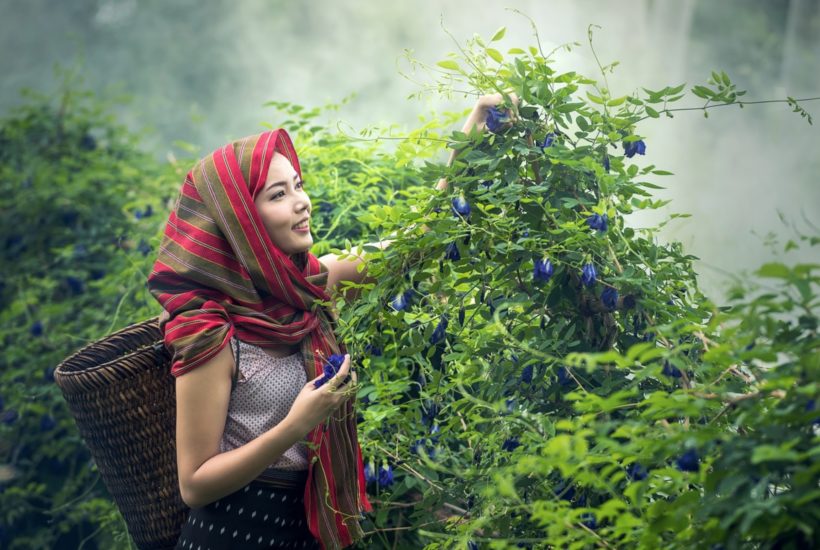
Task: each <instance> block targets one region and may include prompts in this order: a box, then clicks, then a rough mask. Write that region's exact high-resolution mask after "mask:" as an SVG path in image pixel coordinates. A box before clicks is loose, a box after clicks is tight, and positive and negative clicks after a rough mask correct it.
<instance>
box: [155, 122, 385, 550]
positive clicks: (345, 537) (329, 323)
mask: <svg viewBox="0 0 820 550" xmlns="http://www.w3.org/2000/svg"><path fill="white" fill-rule="evenodd" d="M275 152H279V153H281V154H283V155H285V156H286V157H287V158H288V160H289V161H290V162H291V164H292V165H293V168H294V169H295V170H296V172H297V173H298V174H299V175H300V176H301V173H302V171H301V168H300V166H299V159H298V158H297V156H296V151H295V150H294V148H293V144H292V143H291V140H290V137H289V136H288V134H287V132H285V130H282V129H279V130H275V131H269V132H265V133H263V134H260V135H256V136H250V137H247V138H244V139H240V140H238V141H235V142H233V143H230V144H228V145H226V146H224V147H222V148H220V149H218V150H216V151H214V152H213V153H212V154H211V155H209V156H208V157H206V158H204V159H202V160H200V161H199V162H198V163H197V164H196V165H195V166H194V168H193V169H192V170H191V171H190V172H188V175H187V176H186V177H185V182H184V183H183V185H182V190H181V191H180V194H179V197H178V199H177V202H176V205H175V206H174V209H173V211H172V212H171V215H170V217H169V218H168V223H167V225H166V227H165V234H164V236H163V239H162V245H161V246H160V250H159V255H158V257H157V261H156V263H155V264H154V268H153V270H152V271H151V274H150V276H149V277H148V288H149V290H150V292H151V294H152V295H153V296H154V298H156V299H157V301H159V303H160V304H162V307H163V308H165V310H166V311H168V313H169V314H170V317H169V319H168V321H167V322H166V323H165V325H164V327H162V328H163V330H164V334H165V345H166V346H167V347H168V349H169V350H170V351H171V352H172V353H173V362H172V365H171V374H172V375H173V376H181V375H183V374H185V373H186V372H188V371H190V370H191V369H195V368H196V367H198V366H200V365H202V364H203V363H205V362H207V361H208V360H209V359H211V358H212V357H214V356H215V355H216V354H217V353H219V351H220V350H222V348H224V347H225V346H226V345H228V342H229V341H230V339H231V337H232V336H236V337H237V338H238V339H239V340H242V341H243V342H247V343H249V344H253V345H256V346H260V347H263V348H264V347H271V346H273V345H282V344H291V345H292V344H296V343H299V344H300V347H301V352H302V358H303V360H304V364H305V373H306V375H307V378H308V380H312V379H313V378H316V377H317V376H320V375H321V374H322V373H323V369H322V365H323V360H322V358H327V357H329V356H330V355H331V354H333V353H345V351H346V349H345V346H344V345H343V344H342V343H337V342H336V337H335V335H334V327H335V321H336V317H335V314H334V312H333V311H332V310H330V309H328V308H327V307H325V306H322V305H321V304H319V303H318V300H323V301H329V300H330V297H329V296H328V294H327V293H326V292H325V285H326V283H327V275H328V273H327V268H326V267H325V266H324V265H323V264H321V263H320V262H319V260H318V259H317V258H316V256H314V255H313V254H311V253H310V252H302V253H299V254H295V255H294V256H293V257H292V259H291V258H290V257H288V256H287V255H286V254H284V253H283V252H282V251H281V250H280V249H279V248H278V247H277V246H276V245H274V244H273V243H272V242H271V240H270V237H269V236H268V234H267V232H266V231H265V226H264V224H263V223H262V219H261V218H260V217H259V213H258V212H257V210H256V205H255V204H254V198H255V197H256V196H257V195H258V193H260V192H261V191H262V189H263V187H264V184H265V180H266V179H267V175H268V166H269V164H270V161H271V159H272V158H273V156H274V153H275ZM353 401H354V399H353V398H351V399H348V400H346V401H345V402H344V404H343V405H341V406H340V407H339V408H338V409H336V411H335V412H334V413H333V414H332V415H331V421H330V422H329V423H328V424H319V425H318V426H317V427H316V428H315V429H314V430H313V431H311V432H310V433H309V434H308V439H309V441H310V442H311V443H313V444H315V446H316V447H315V449H314V448H313V446H309V451H308V463H309V466H308V468H309V469H308V480H307V484H306V486H305V512H306V515H307V520H308V526H309V528H310V530H311V532H312V533H313V535H314V536H315V537H316V538H317V539H318V540H319V541H320V542H321V543H322V547H323V548H324V549H326V550H330V549H336V548H343V547H345V546H349V545H351V544H353V543H354V542H355V541H356V540H358V539H360V538H362V536H363V535H364V533H363V532H362V529H361V527H360V526H359V516H360V513H361V511H362V510H364V511H367V512H370V511H372V507H371V504H370V502H369V501H368V500H367V495H366V493H365V479H364V469H363V464H362V455H361V449H360V448H359V443H358V438H357V435H356V414H355V412H354V409H353V405H354V404H353ZM314 457H318V465H319V467H318V468H316V467H315V464H314V462H315V461H314Z"/></svg>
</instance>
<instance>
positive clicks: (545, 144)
mask: <svg viewBox="0 0 820 550" xmlns="http://www.w3.org/2000/svg"><path fill="white" fill-rule="evenodd" d="M553 141H555V134H553V133H552V132H548V133H547V135H546V136H544V141H542V142H541V143H538V144H537V145H538V146H539V147H540V148H541V151H542V152H543V151H544V149H546V148H547V147H549V146H550V145H552V142H553Z"/></svg>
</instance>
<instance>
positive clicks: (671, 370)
mask: <svg viewBox="0 0 820 550" xmlns="http://www.w3.org/2000/svg"><path fill="white" fill-rule="evenodd" d="M662 372H663V374H665V375H666V376H671V377H672V378H680V377H681V372H680V369H679V368H678V367H676V366H674V365H673V364H672V363H670V362H669V361H664V362H663V371H662Z"/></svg>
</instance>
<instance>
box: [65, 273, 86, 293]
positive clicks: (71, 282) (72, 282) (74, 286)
mask: <svg viewBox="0 0 820 550" xmlns="http://www.w3.org/2000/svg"><path fill="white" fill-rule="evenodd" d="M65 282H66V284H67V285H68V288H69V289H70V290H71V292H72V293H74V294H82V293H83V291H84V290H85V285H84V284H83V282H82V281H81V280H80V279H78V278H77V277H72V276H68V277H66V278H65Z"/></svg>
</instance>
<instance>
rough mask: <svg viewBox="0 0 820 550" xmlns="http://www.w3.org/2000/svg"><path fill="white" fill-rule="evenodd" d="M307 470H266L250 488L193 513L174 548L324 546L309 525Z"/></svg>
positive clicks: (317, 547) (201, 549)
mask: <svg viewBox="0 0 820 550" xmlns="http://www.w3.org/2000/svg"><path fill="white" fill-rule="evenodd" d="M306 482H307V470H304V471H298V472H293V471H285V470H272V469H268V470H265V472H264V473H263V474H262V475H261V476H260V477H258V478H256V479H254V480H253V481H251V482H250V483H249V484H248V485H246V486H245V487H243V488H242V489H239V490H238V491H236V492H235V493H231V494H230V495H227V496H225V497H222V498H221V499H219V500H217V501H216V502H212V503H210V504H208V505H207V506H203V507H201V508H194V509H192V510H191V512H190V514H189V516H188V520H187V521H186V522H185V524H184V525H183V526H182V533H181V534H180V537H179V540H178V541H177V545H176V548H177V549H180V548H181V549H183V550H208V549H210V550H221V549H232V548H242V549H243V550H244V549H245V548H249V549H250V548H310V549H319V548H321V546H320V544H319V542H318V541H317V540H316V539H315V538H314V537H313V534H311V532H310V530H309V529H308V526H307V519H306V518H305V503H304V491H305V483H306Z"/></svg>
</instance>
